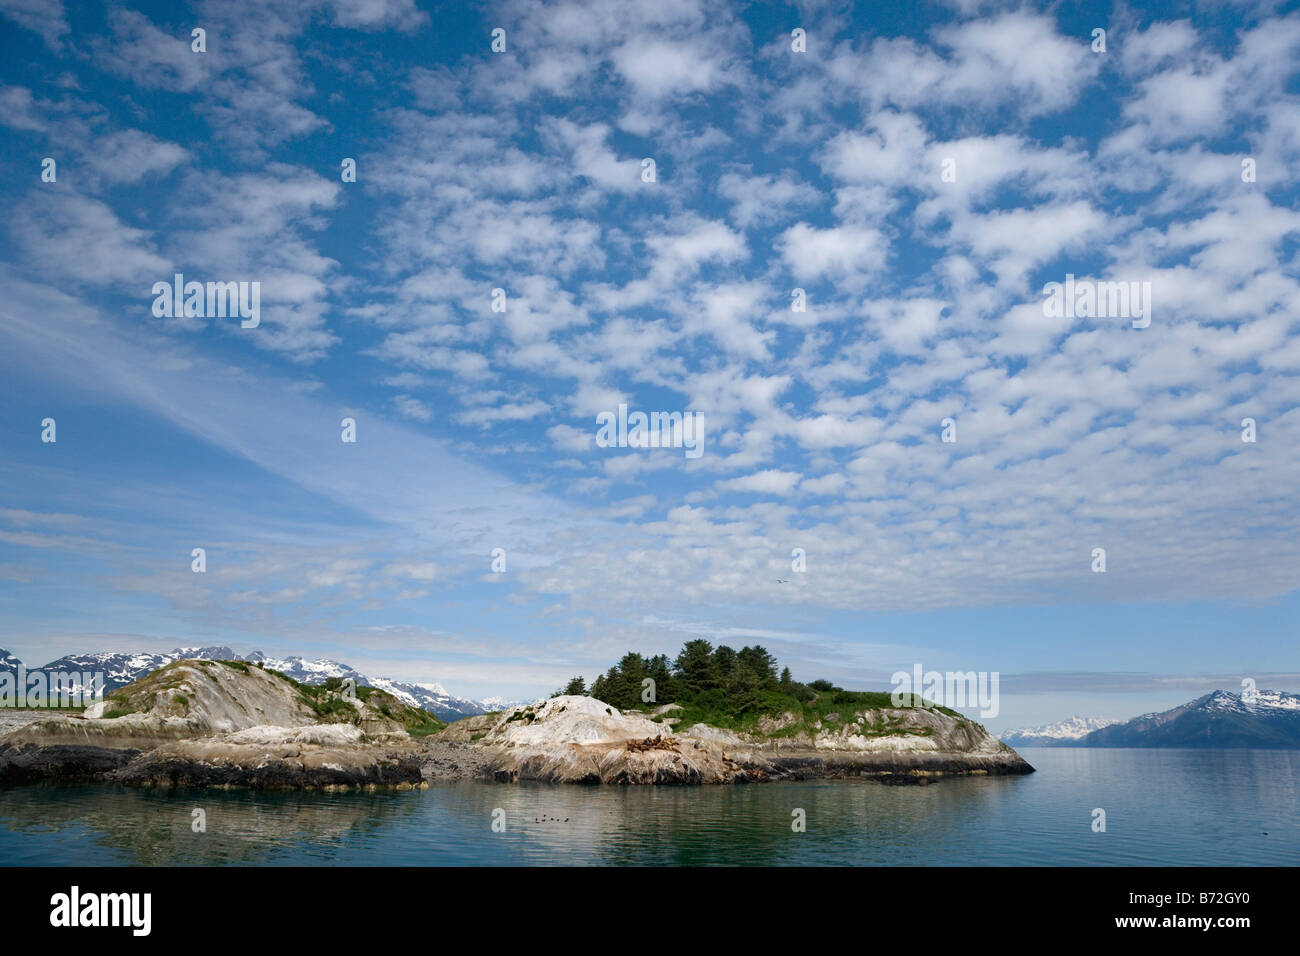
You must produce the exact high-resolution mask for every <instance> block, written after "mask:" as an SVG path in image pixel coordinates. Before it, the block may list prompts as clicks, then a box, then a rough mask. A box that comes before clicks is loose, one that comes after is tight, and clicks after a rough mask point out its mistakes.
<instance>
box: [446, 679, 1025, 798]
mask: <svg viewBox="0 0 1300 956" xmlns="http://www.w3.org/2000/svg"><path fill="white" fill-rule="evenodd" d="M666 710H667V708H661V709H660V710H659V711H658V715H662V714H663V713H665V712H666ZM832 716H834V717H835V718H837V719H836V720H835V721H830V720H829V719H828V720H827V721H826V722H825V723H823V722H821V721H818V722H817V723H816V724H815V725H814V726H813V727H812V728H805V729H798V727H799V725H801V724H802V718H800V717H798V716H797V715H794V714H782V715H779V716H775V717H765V718H763V719H762V720H760V721H759V723H758V726H757V727H756V731H757V732H755V733H738V732H736V731H731V730H725V729H721V728H717V727H711V726H708V725H705V724H695V725H694V726H692V727H689V728H686V729H683V730H682V731H680V732H674V731H673V729H672V726H671V724H670V723H669V720H671V718H664V717H662V716H661V719H660V720H659V721H656V720H652V719H651V718H650V717H648V716H645V715H641V714H635V713H623V712H621V711H619V710H617V709H616V708H614V707H611V706H609V705H608V704H605V703H603V702H602V701H599V700H596V699H594V698H591V697H575V696H561V697H553V698H551V699H550V700H547V701H541V702H539V703H536V704H529V705H527V706H523V707H515V708H512V709H510V710H507V711H503V712H501V713H499V714H486V715H482V716H478V717H470V718H467V719H465V720H461V721H457V722H456V723H454V724H452V725H451V726H450V727H448V728H447V729H446V730H445V731H443V732H442V733H441V734H439V735H438V738H437V739H438V740H439V741H441V742H446V743H452V742H454V743H458V744H461V745H465V744H469V745H471V746H473V747H475V748H478V749H480V750H481V751H483V752H484V753H485V754H486V755H487V761H486V764H485V766H484V773H485V774H486V775H488V776H491V777H492V778H493V779H496V780H501V781H513V780H544V781H552V782H559V783H627V784H640V783H656V784H664V783H675V784H700V783H743V782H750V781H759V780H776V779H797V778H805V777H834V776H871V777H875V778H878V779H881V780H883V781H885V782H891V783H925V782H928V781H929V780H931V779H933V778H935V777H937V776H945V775H954V774H1017V773H1030V772H1032V770H1033V768H1032V767H1030V766H1029V764H1027V763H1025V761H1024V760H1023V759H1022V758H1021V757H1020V755H1019V754H1017V753H1016V752H1015V751H1014V750H1012V749H1011V748H1010V747H1007V746H1006V745H1005V744H1003V743H1001V742H1000V741H998V740H997V739H996V738H994V737H992V736H991V735H990V734H989V733H988V732H987V731H986V730H985V729H984V728H983V727H982V726H980V725H979V724H977V723H975V722H973V721H970V720H966V719H964V718H961V717H956V716H953V715H951V714H949V713H945V712H942V711H939V710H933V709H926V708H880V709H866V710H862V711H858V712H856V713H852V714H848V715H845V716H844V717H843V718H842V719H843V722H842V723H841V722H840V719H841V718H840V715H832ZM791 731H794V732H791ZM783 732H784V733H783Z"/></svg>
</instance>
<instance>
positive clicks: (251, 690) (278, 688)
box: [0, 641, 1033, 789]
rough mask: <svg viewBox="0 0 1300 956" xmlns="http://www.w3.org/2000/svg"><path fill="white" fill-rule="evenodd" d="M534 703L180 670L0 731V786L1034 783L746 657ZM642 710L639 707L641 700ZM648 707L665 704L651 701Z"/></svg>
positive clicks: (1004, 764)
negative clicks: (418, 703)
mask: <svg viewBox="0 0 1300 956" xmlns="http://www.w3.org/2000/svg"><path fill="white" fill-rule="evenodd" d="M586 690H587V688H586V686H585V681H583V680H582V678H574V680H573V681H571V682H570V683H569V685H568V686H567V687H565V688H563V689H562V690H559V691H557V692H556V694H555V695H553V696H552V697H550V698H549V699H546V700H542V701H537V702H535V703H530V704H524V705H520V706H516V707H511V708H508V709H506V710H502V711H499V712H496V713H490V714H482V715H478V716H474V717H467V718H465V719H462V720H459V721H456V722H455V723H452V724H450V725H447V724H444V723H443V722H442V721H440V720H438V719H437V718H436V717H434V716H433V715H432V714H430V713H428V712H427V711H424V710H422V709H420V708H417V707H413V706H411V705H409V704H407V703H404V702H403V701H401V700H399V699H397V698H396V697H394V696H393V695H391V694H388V693H386V692H384V691H382V690H379V689H376V688H372V687H357V686H354V685H352V684H351V683H350V682H346V681H341V680H339V679H337V678H334V679H330V680H327V681H325V682H323V683H321V684H315V685H309V684H304V683H301V682H299V681H295V680H293V679H291V678H289V677H287V676H286V675H283V674H280V673H277V672H276V671H274V670H271V669H269V668H264V667H261V666H258V665H257V664H256V663H250V662H246V661H211V660H180V661H175V662H173V663H171V664H168V665H166V666H165V667H162V668H160V669H158V670H156V671H154V672H152V673H150V674H149V675H148V676H146V677H144V678H142V679H140V680H137V681H135V682H133V683H131V684H128V685H127V686H125V687H121V688H118V689H116V690H113V691H111V692H109V693H108V694H107V695H106V696H105V698H104V699H103V700H102V701H99V702H97V703H94V704H92V705H91V706H90V707H88V708H86V709H85V711H84V712H82V713H60V714H53V715H49V716H40V717H37V718H36V719H34V720H33V721H31V722H30V723H27V724H25V725H24V726H20V727H18V728H17V729H16V730H13V731H11V732H9V733H8V734H6V735H4V736H3V737H0V785H14V784H21V783H30V782H35V781H42V780H61V781H86V782H103V783H116V784H127V785H135V786H153V787H219V788H234V787H246V788H252V789H350V788H396V789H412V788H418V787H427V786H428V785H429V784H430V783H431V782H437V781H445V780H457V779H480V780H486V781H497V782H506V783H508V782H515V781H520V780H537V781H545V782H553V783H583V784H728V783H750V782H762V781H773V780H791V779H809V778H818V777H849V776H857V777H868V778H871V779H875V780H878V781H880V782H882V783H897V784H925V783H929V782H931V781H932V780H935V779H938V778H942V777H945V776H962V775H1000V774H1024V773H1032V772H1033V768H1032V767H1031V766H1030V765H1029V764H1028V763H1026V762H1025V761H1024V759H1022V758H1021V757H1020V755H1019V754H1017V753H1016V752H1015V751H1014V750H1013V749H1012V748H1010V747H1008V746H1007V745H1006V744H1004V743H1002V742H1000V741H998V740H997V739H996V738H994V737H993V736H991V735H990V734H989V733H988V731H987V730H985V729H984V727H983V726H981V725H980V724H978V723H976V722H975V721H972V720H970V719H969V718H966V717H963V716H962V715H961V714H959V713H957V712H956V711H953V710H949V709H947V708H944V707H940V706H937V705H935V704H933V703H931V702H929V701H925V700H923V699H921V698H920V697H915V696H911V695H903V699H902V700H898V699H895V698H891V695H890V694H888V693H876V692H863V691H847V690H844V689H842V688H839V687H836V686H834V685H833V684H830V683H829V682H827V681H814V682H813V683H811V684H806V685H805V684H800V683H797V682H795V681H793V680H791V678H790V674H789V670H788V669H786V670H784V671H782V673H781V674H780V676H777V674H776V662H775V661H774V660H772V659H771V656H770V655H769V654H768V653H767V652H766V651H764V650H763V649H762V648H743V649H742V650H740V651H732V650H731V649H730V648H725V647H719V648H716V649H714V648H712V647H711V646H710V645H709V644H708V642H705V641H692V642H690V643H688V644H687V645H686V647H684V648H683V650H682V654H681V655H679V656H678V658H677V659H676V661H672V662H670V661H669V660H668V659H667V658H666V657H664V656H663V655H659V656H655V657H642V656H641V655H639V654H635V653H629V654H628V655H625V656H624V657H623V659H622V660H621V661H620V662H619V664H618V665H616V666H615V667H613V668H611V669H610V670H609V671H608V672H607V673H606V674H604V675H602V676H601V677H599V678H597V679H596V681H595V682H593V684H592V687H591V690H590V693H587V692H586ZM643 698H644V700H643ZM659 701H666V702H662V703H660V702H659Z"/></svg>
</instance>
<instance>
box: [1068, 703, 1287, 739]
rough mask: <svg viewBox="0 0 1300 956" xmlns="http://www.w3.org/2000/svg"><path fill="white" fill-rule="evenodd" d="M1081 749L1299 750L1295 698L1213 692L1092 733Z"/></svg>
mask: <svg viewBox="0 0 1300 956" xmlns="http://www.w3.org/2000/svg"><path fill="white" fill-rule="evenodd" d="M1081 744H1082V746H1084V747H1254V748H1260V749H1291V748H1297V749H1300V694H1288V693H1286V692H1284V691H1275V690H1261V691H1257V692H1256V693H1255V695H1254V697H1253V699H1251V700H1249V701H1247V700H1243V699H1242V696H1241V695H1239V694H1233V693H1231V692H1229V691H1224V690H1216V691H1214V692H1212V693H1209V694H1206V695H1205V696H1204V697H1198V698H1197V699H1196V700H1194V701H1191V702H1190V703H1187V704H1183V705H1181V706H1179V707H1175V708H1173V709H1172V710H1166V711H1162V712H1160V713H1154V714H1143V715H1142V716H1141V717H1134V718H1133V719H1132V720H1129V721H1125V722H1123V723H1119V724H1111V725H1110V726H1109V727H1103V728H1101V729H1100V730H1094V731H1093V732H1092V733H1090V734H1088V735H1087V736H1086V737H1084V738H1083V740H1082V742H1081Z"/></svg>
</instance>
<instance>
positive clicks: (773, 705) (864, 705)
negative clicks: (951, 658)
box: [630, 690, 965, 738]
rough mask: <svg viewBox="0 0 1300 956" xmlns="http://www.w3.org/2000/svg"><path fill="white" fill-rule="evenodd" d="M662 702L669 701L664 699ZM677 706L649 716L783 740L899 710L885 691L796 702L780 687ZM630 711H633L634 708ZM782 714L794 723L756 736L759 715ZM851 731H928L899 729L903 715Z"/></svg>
mask: <svg viewBox="0 0 1300 956" xmlns="http://www.w3.org/2000/svg"><path fill="white" fill-rule="evenodd" d="M921 701H922V698H921V697H920V696H919V695H906V694H905V695H903V696H902V704H903V707H920V706H922V704H921ZM661 703H671V702H670V701H664V702H661ZM680 706H681V710H673V711H669V712H668V713H666V714H663V715H661V716H659V717H652V718H651V719H652V720H654V721H656V722H658V723H662V722H663V718H664V717H669V718H672V717H676V718H679V719H678V720H677V721H676V722H675V723H674V724H673V726H674V727H676V728H677V729H679V730H684V729H685V728H687V727H690V726H692V725H694V724H708V725H710V726H711V727H719V728H721V729H723V730H733V731H735V732H737V733H747V734H759V735H760V736H766V737H772V738H783V737H796V736H798V735H799V734H804V733H806V734H810V735H815V734H816V733H818V730H817V729H816V728H815V725H816V724H817V723H818V722H819V721H820V722H821V725H822V726H821V730H831V731H838V730H840V729H841V728H843V727H845V726H849V725H853V724H855V720H854V717H853V715H854V714H856V713H860V712H862V711H867V710H875V711H879V710H886V709H889V710H893V709H898V708H896V705H895V704H894V702H893V699H892V697H891V695H890V694H889V693H886V692H880V691H850V690H833V691H822V692H819V693H818V694H817V695H816V696H814V697H813V698H812V699H811V700H808V701H800V700H798V699H797V698H795V697H792V696H790V695H789V694H783V693H781V692H779V691H759V692H757V693H755V694H753V695H751V696H750V698H749V699H748V700H746V701H745V702H744V703H743V704H742V705H741V706H740V707H734V706H728V704H727V702H726V701H725V700H724V699H723V697H722V695H721V694H720V693H718V694H708V693H706V694H702V695H700V698H699V699H697V700H695V701H691V702H686V703H680ZM926 709H928V710H935V711H938V712H939V713H941V714H945V715H947V716H949V717H953V718H956V719H957V720H960V721H963V722H964V721H965V718H963V717H962V716H961V715H960V714H958V713H957V712H956V711H954V710H950V709H949V708H947V707H939V706H935V705H933V704H931V705H930V706H928V707H927V708H926ZM630 712H631V713H636V711H630ZM785 713H792V714H794V715H795V718H796V719H795V720H794V722H793V723H791V724H790V725H789V726H788V727H782V728H781V729H779V730H773V731H769V732H767V733H765V734H760V732H759V729H758V724H759V721H760V720H762V718H764V717H768V718H774V717H779V716H780V715H781V714H785ZM853 732H854V733H857V734H861V735H862V736H867V737H888V736H896V735H900V734H903V735H912V736H920V737H925V736H929V735H930V733H931V731H930V729H929V728H928V727H926V728H919V729H909V728H906V727H904V726H903V718H902V717H891V718H889V719H888V720H885V721H883V722H881V721H879V720H878V721H877V722H876V724H875V725H865V724H864V725H861V726H860V727H857V728H855V729H854V731H853Z"/></svg>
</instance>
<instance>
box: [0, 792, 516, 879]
mask: <svg viewBox="0 0 1300 956" xmlns="http://www.w3.org/2000/svg"><path fill="white" fill-rule="evenodd" d="M480 789H492V788H487V787H482V786H481V785H480ZM415 796H417V795H416V794H395V793H392V792H386V791H377V792H366V791H363V790H354V791H352V792H350V793H347V794H326V793H319V792H313V791H310V790H308V791H299V792H289V791H284V792H280V793H274V794H268V793H264V792H256V791H251V790H225V791H219V792H214V791H200V790H195V791H185V790H155V789H149V788H145V789H141V788H136V787H131V788H121V787H113V786H94V787H79V786H55V785H37V786H31V787H17V788H12V789H0V820H3V825H4V826H5V827H6V828H8V829H9V830H12V831H15V832H17V833H22V832H23V831H24V830H33V831H49V830H51V829H53V830H63V829H65V828H70V829H71V832H74V833H76V834H78V846H79V848H80V849H79V851H78V862H79V863H80V864H81V865H98V864H104V863H113V862H120V863H123V864H134V865H141V866H177V865H213V864H232V863H265V862H268V861H272V862H273V861H274V860H275V858H276V854H277V852H278V851H284V852H288V853H296V852H297V851H298V850H299V849H300V848H301V847H302V846H303V845H304V841H307V842H309V843H311V844H315V845H317V846H340V845H344V844H345V843H346V842H347V841H348V839H349V837H350V835H352V834H355V833H357V832H373V831H378V830H381V829H382V828H384V827H385V826H388V825H390V824H394V823H398V821H400V820H401V819H402V818H405V817H409V815H410V814H412V813H418V812H419V809H420V806H419V804H418V803H416V802H413V801H412V799H411V798H412V797H415ZM195 809H201V810H203V812H204V816H205V819H204V827H205V830H204V832H197V833H196V832H195V831H194V830H193V822H194V816H193V811H194V810H195ZM114 853H117V854H121V859H120V860H118V858H117V857H116V856H114Z"/></svg>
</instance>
